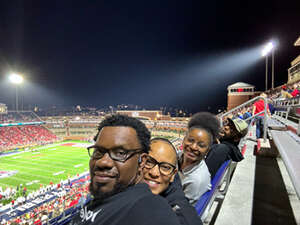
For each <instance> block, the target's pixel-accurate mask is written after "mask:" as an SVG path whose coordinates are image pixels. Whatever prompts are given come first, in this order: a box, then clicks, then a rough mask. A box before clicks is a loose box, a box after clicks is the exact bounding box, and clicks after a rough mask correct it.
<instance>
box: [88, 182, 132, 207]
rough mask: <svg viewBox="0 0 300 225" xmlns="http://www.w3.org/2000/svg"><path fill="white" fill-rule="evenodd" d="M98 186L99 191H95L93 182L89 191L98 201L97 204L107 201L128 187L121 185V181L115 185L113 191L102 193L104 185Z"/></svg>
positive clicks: (98, 184) (99, 184)
mask: <svg viewBox="0 0 300 225" xmlns="http://www.w3.org/2000/svg"><path fill="white" fill-rule="evenodd" d="M96 185H97V189H96V190H95V189H94V187H93V183H92V181H91V183H90V185H89V191H90V193H91V194H92V195H93V196H94V200H95V201H97V202H102V201H103V200H104V199H106V198H108V197H110V196H113V195H115V194H117V193H120V192H122V191H124V190H125V189H126V188H127V187H128V185H125V184H121V183H120V182H119V180H117V181H116V184H115V185H114V187H113V189H112V190H111V191H109V192H103V191H101V186H102V185H104V184H101V183H96Z"/></svg>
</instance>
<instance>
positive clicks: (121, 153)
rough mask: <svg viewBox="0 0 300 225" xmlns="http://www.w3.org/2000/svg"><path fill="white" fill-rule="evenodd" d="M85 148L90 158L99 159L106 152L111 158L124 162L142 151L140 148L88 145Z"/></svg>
mask: <svg viewBox="0 0 300 225" xmlns="http://www.w3.org/2000/svg"><path fill="white" fill-rule="evenodd" d="M87 150H88V153H89V156H90V158H91V159H94V160H98V159H101V158H102V157H103V156H104V155H105V154H106V153H108V155H109V157H110V158H111V159H112V160H115V161H118V162H125V161H126V160H128V159H130V158H131V157H132V156H134V155H135V154H137V153H140V152H142V150H141V148H137V149H130V150H127V149H123V148H114V149H105V148H100V147H97V146H90V147H88V148H87Z"/></svg>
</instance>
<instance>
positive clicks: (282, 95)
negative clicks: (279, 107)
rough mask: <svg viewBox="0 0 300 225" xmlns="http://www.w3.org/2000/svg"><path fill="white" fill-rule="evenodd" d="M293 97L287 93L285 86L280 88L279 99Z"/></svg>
mask: <svg viewBox="0 0 300 225" xmlns="http://www.w3.org/2000/svg"><path fill="white" fill-rule="evenodd" d="M292 97H293V96H292V95H291V94H290V93H289V92H288V90H287V87H286V85H283V86H282V87H281V92H280V97H279V99H286V98H292Z"/></svg>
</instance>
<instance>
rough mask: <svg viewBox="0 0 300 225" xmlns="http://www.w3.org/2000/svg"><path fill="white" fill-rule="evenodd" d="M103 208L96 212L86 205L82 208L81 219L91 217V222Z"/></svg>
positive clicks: (85, 219)
mask: <svg viewBox="0 0 300 225" xmlns="http://www.w3.org/2000/svg"><path fill="white" fill-rule="evenodd" d="M101 211H102V209H99V210H98V211H96V212H93V211H90V210H88V209H87V207H84V209H81V210H80V218H81V219H82V220H81V221H82V222H84V221H88V220H90V219H91V222H94V220H95V218H96V216H97V215H98V213H99V212H101Z"/></svg>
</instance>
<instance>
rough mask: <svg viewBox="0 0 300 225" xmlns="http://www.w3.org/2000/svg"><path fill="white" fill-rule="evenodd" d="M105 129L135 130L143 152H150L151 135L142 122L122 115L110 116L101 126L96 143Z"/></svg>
mask: <svg viewBox="0 0 300 225" xmlns="http://www.w3.org/2000/svg"><path fill="white" fill-rule="evenodd" d="M103 127H131V128H133V129H135V131H136V133H137V137H138V140H139V142H140V144H141V146H142V150H143V152H145V153H148V152H149V145H150V137H151V134H150V132H149V130H148V129H147V127H146V126H145V124H144V123H143V122H141V121H140V120H138V119H136V118H133V117H129V116H126V115H121V114H114V115H111V116H108V117H106V118H105V119H104V120H103V121H102V122H101V123H100V124H99V126H98V133H97V134H96V136H95V137H94V141H96V140H97V138H98V135H99V133H100V131H101V130H102V128H103Z"/></svg>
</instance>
